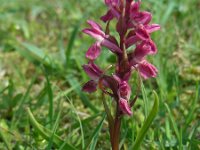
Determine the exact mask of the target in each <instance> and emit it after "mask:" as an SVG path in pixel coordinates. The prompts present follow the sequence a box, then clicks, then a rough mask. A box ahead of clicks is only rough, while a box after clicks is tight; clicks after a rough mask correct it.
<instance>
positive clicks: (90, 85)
mask: <svg viewBox="0 0 200 150" xmlns="http://www.w3.org/2000/svg"><path fill="white" fill-rule="evenodd" d="M96 90H97V82H96V81H94V80H90V81H88V82H87V83H85V84H84V85H83V88H82V91H84V92H88V93H93V92H95V91H96Z"/></svg>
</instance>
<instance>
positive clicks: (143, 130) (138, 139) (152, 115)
mask: <svg viewBox="0 0 200 150" xmlns="http://www.w3.org/2000/svg"><path fill="white" fill-rule="evenodd" d="M153 93H154V97H155V101H154V105H153V108H152V110H151V112H150V113H149V115H148V117H147V119H146V120H145V122H144V124H143V126H142V128H141V129H140V131H139V133H138V135H137V137H136V141H135V143H134V145H133V146H132V147H131V149H134V150H138V149H139V148H140V144H141V143H142V140H143V138H144V136H145V135H146V133H147V131H148V129H149V127H150V125H151V123H152V122H153V120H154V118H155V117H156V114H157V113H158V108H159V99H158V95H157V93H156V92H155V91H154V92H153Z"/></svg>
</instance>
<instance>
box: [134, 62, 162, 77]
mask: <svg viewBox="0 0 200 150" xmlns="http://www.w3.org/2000/svg"><path fill="white" fill-rule="evenodd" d="M138 70H139V72H140V75H141V76H142V77H143V78H144V79H148V78H151V77H154V78H155V77H156V76H157V73H158V70H157V68H156V67H155V66H153V65H152V64H150V63H148V62H147V61H143V62H142V63H140V64H139V65H138Z"/></svg>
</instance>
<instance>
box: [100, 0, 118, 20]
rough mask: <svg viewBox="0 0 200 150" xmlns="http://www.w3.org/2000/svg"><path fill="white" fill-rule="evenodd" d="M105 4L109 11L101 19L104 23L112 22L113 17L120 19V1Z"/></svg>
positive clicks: (112, 0)
mask: <svg viewBox="0 0 200 150" xmlns="http://www.w3.org/2000/svg"><path fill="white" fill-rule="evenodd" d="M105 4H106V5H107V6H108V8H109V10H108V11H107V13H106V14H105V15H103V16H102V17H101V20H102V21H104V22H107V21H110V20H112V19H113V18H114V17H116V18H118V19H119V17H120V11H119V9H120V8H119V7H120V0H105Z"/></svg>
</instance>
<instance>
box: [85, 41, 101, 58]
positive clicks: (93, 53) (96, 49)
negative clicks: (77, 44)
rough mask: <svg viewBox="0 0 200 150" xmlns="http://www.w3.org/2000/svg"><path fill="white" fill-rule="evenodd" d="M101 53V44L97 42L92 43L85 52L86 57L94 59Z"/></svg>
mask: <svg viewBox="0 0 200 150" xmlns="http://www.w3.org/2000/svg"><path fill="white" fill-rule="evenodd" d="M100 53H101V46H100V44H99V43H98V42H96V43H95V44H93V45H92V46H91V47H90V48H89V49H88V51H87V52H86V58H88V59H90V60H95V59H96V58H97V57H98V56H99V55H100Z"/></svg>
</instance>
